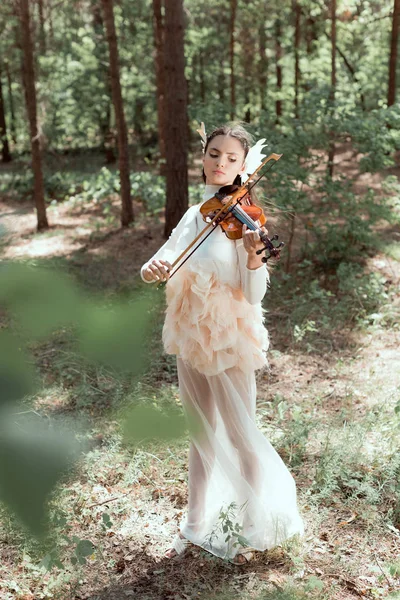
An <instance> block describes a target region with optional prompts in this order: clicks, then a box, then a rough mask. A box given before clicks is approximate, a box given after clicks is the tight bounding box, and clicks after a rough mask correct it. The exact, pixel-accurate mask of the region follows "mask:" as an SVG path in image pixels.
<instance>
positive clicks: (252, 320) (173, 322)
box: [163, 269, 269, 375]
mask: <svg viewBox="0 0 400 600" xmlns="http://www.w3.org/2000/svg"><path fill="white" fill-rule="evenodd" d="M166 296H167V305H168V306H167V310H166V314H165V321H164V327H163V343H164V349H165V351H166V353H167V354H176V355H177V356H179V357H181V358H182V359H183V360H184V361H185V362H187V363H189V364H190V365H191V366H192V367H194V368H196V369H197V370H198V371H199V372H200V373H204V374H206V375H216V374H218V373H221V372H223V371H225V370H226V369H229V368H231V367H238V368H239V369H241V370H242V371H244V372H252V371H254V370H255V369H259V368H261V367H263V366H264V365H266V364H267V358H266V352H267V350H268V346H269V339H268V332H267V330H266V328H265V327H264V325H263V319H264V315H263V309H262V306H261V304H256V305H252V304H250V303H249V302H248V301H247V300H246V298H245V297H244V295H243V292H242V290H241V289H240V288H233V287H232V286H230V285H228V284H226V283H221V282H220V281H219V280H218V279H217V275H216V274H215V273H214V272H212V271H210V272H206V271H192V270H189V269H185V270H182V271H178V272H177V273H176V274H175V275H174V278H173V279H171V281H169V282H168V284H167V286H166Z"/></svg>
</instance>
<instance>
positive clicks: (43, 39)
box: [37, 0, 46, 54]
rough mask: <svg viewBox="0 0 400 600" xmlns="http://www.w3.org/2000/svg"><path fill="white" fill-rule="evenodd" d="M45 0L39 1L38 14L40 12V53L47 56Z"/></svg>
mask: <svg viewBox="0 0 400 600" xmlns="http://www.w3.org/2000/svg"><path fill="white" fill-rule="evenodd" d="M43 1H44V0H37V3H38V12H39V26H40V29H39V31H40V33H39V44H40V53H41V54H46V30H45V16H44V6H43Z"/></svg>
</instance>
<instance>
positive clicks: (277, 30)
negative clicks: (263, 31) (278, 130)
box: [275, 17, 282, 123]
mask: <svg viewBox="0 0 400 600" xmlns="http://www.w3.org/2000/svg"><path fill="white" fill-rule="evenodd" d="M281 35H282V32H281V21H280V19H279V17H278V18H277V19H276V21H275V57H276V88H277V91H278V100H277V101H276V122H277V123H279V120H280V118H281V116H282V100H281V99H280V97H279V96H280V94H281V93H282V67H281V65H280V64H279V61H280V59H281V58H282V46H281Z"/></svg>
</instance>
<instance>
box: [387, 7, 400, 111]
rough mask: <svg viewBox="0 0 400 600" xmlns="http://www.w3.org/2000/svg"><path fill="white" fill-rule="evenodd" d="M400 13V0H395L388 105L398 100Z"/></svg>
mask: <svg viewBox="0 0 400 600" xmlns="http://www.w3.org/2000/svg"><path fill="white" fill-rule="evenodd" d="M399 13H400V0H394V6H393V18H392V36H391V44H390V59H389V86H388V101H387V103H388V106H392V105H393V104H394V103H395V101H396V64H397V40H398V35H399Z"/></svg>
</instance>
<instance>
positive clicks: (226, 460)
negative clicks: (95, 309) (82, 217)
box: [141, 185, 304, 558]
mask: <svg viewBox="0 0 400 600" xmlns="http://www.w3.org/2000/svg"><path fill="white" fill-rule="evenodd" d="M218 187H219V186H215V185H206V186H205V192H204V196H203V200H207V199H209V198H211V197H213V196H214V194H215V193H216V192H217V191H218ZM200 206H201V204H197V205H195V206H191V207H190V208H189V209H188V210H187V212H186V213H185V215H184V216H183V217H182V219H181V220H180V222H179V223H178V225H177V226H176V228H175V229H174V230H173V232H172V233H171V236H170V238H169V239H168V240H167V241H166V243H165V244H164V245H163V246H162V247H161V248H160V249H159V250H158V252H156V254H155V255H154V256H152V257H151V259H150V260H149V261H148V262H147V263H145V264H144V265H143V267H142V269H141V276H142V279H143V280H144V281H145V279H144V277H143V271H144V270H145V269H146V268H147V266H148V265H149V264H150V262H151V261H152V260H153V259H164V260H168V261H169V262H170V263H173V262H174V260H175V259H176V258H177V257H178V256H179V255H180V253H181V252H182V251H183V250H184V249H185V248H186V247H187V246H188V244H189V243H190V242H191V241H192V240H193V239H194V238H195V237H196V235H197V234H198V233H199V232H200V231H201V230H202V229H203V228H204V226H205V223H204V221H203V217H202V215H201V213H200V210H199V209H200ZM246 263H247V252H246V250H245V248H244V246H243V240H242V239H240V240H230V239H228V237H227V236H226V235H225V233H224V232H223V231H222V229H221V227H217V229H216V230H215V231H213V232H212V234H211V235H210V236H209V237H208V238H207V239H206V241H205V242H204V243H203V244H202V245H201V246H200V248H199V249H198V250H196V252H195V253H194V254H193V256H191V257H190V258H189V259H188V260H187V261H186V263H185V264H184V265H183V266H182V267H181V269H180V270H179V271H177V273H176V274H175V275H174V276H173V277H172V278H171V279H170V280H169V281H168V283H167V285H166V296H167V309H166V314H165V323H164V328H163V343H164V348H165V351H166V352H167V353H168V354H176V356H177V367H178V378H179V390H180V398H181V401H182V405H183V409H184V413H185V415H186V416H187V418H188V423H190V422H193V421H191V419H195V422H196V423H197V424H198V425H200V426H197V427H196V428H193V429H191V428H190V431H191V443H190V449H189V477H188V492H189V496H188V497H189V500H188V510H187V513H186V514H185V516H184V518H183V520H182V522H181V524H180V531H181V533H182V535H183V536H184V537H185V538H187V539H188V540H190V541H191V542H193V543H194V544H196V545H198V546H200V547H202V548H204V549H205V550H208V551H209V552H211V553H213V554H214V555H216V556H219V557H221V558H233V557H234V556H235V555H236V553H237V551H238V550H240V548H241V544H245V545H246V546H247V545H248V546H251V547H252V548H255V549H257V550H266V549H270V548H273V547H275V546H277V545H279V544H281V543H282V542H284V541H285V540H286V539H288V538H290V537H292V536H293V535H294V534H297V533H298V534H300V535H302V534H303V533H304V525H303V520H302V518H301V516H300V514H299V511H298V507H297V497H296V484H295V481H294V479H293V476H292V475H291V473H290V471H289V470H288V468H287V467H286V465H285V463H284V462H283V461H282V459H281V457H280V456H279V454H278V453H277V452H276V450H275V449H274V448H273V446H272V445H271V443H270V442H269V441H268V439H267V438H266V437H265V436H264V434H263V433H261V431H260V430H259V429H258V428H257V425H256V421H255V411H256V380H255V370H256V369H259V368H261V367H263V366H264V365H266V364H267V359H266V352H267V349H268V344H269V341H268V332H267V330H266V329H265V327H264V324H263V320H264V317H263V312H264V311H263V308H262V306H261V301H262V299H263V297H264V295H265V292H266V290H267V284H268V282H269V274H268V271H267V267H266V265H265V264H263V265H262V266H261V267H259V268H257V269H254V270H252V269H248V268H247V266H246ZM238 536H242V537H243V538H245V540H243V539H242V538H240V537H239V538H238Z"/></svg>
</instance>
